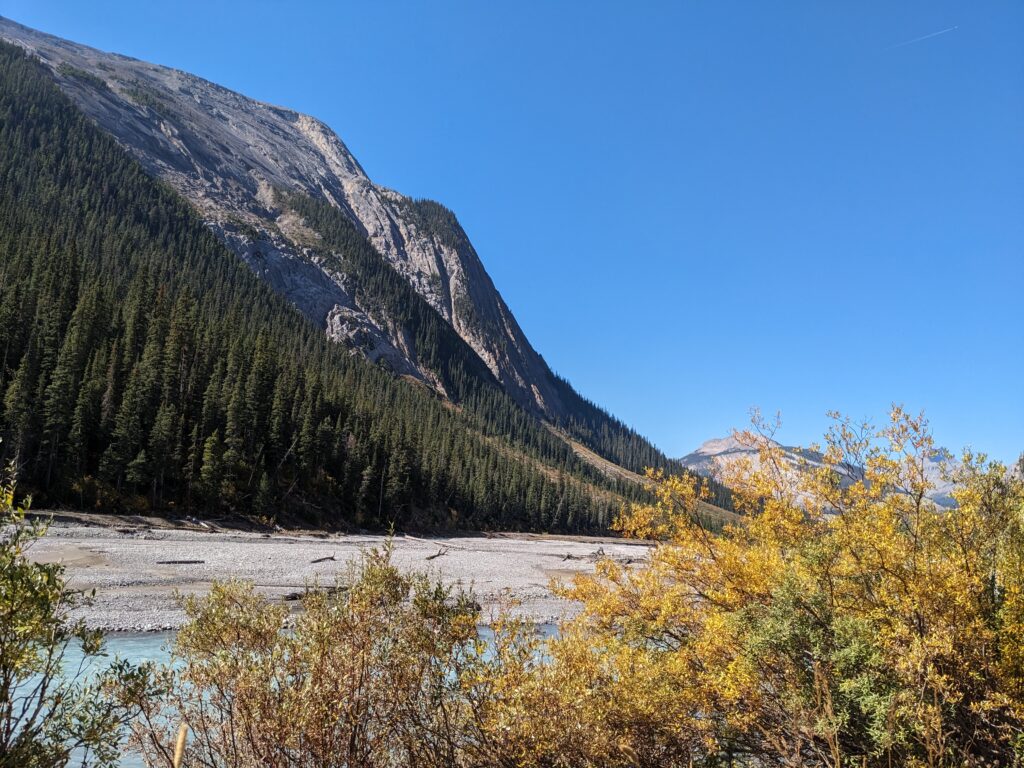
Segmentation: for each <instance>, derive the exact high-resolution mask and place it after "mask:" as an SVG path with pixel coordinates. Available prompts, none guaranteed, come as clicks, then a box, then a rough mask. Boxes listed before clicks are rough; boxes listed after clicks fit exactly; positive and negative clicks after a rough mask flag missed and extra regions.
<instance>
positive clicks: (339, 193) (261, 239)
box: [0, 19, 567, 418]
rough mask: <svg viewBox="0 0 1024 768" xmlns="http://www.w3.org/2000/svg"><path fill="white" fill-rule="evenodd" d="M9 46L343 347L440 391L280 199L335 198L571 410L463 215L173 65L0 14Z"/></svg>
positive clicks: (487, 356) (459, 326) (504, 379)
mask: <svg viewBox="0 0 1024 768" xmlns="http://www.w3.org/2000/svg"><path fill="white" fill-rule="evenodd" d="M0 37H2V38H4V39H6V40H8V41H11V42H14V43H17V44H19V45H21V46H22V47H24V48H25V49H27V50H29V51H30V52H32V53H33V54H34V55H36V56H38V57H39V58H40V59H41V60H42V61H43V62H44V63H45V64H46V65H47V66H48V67H50V68H51V70H52V71H53V73H54V75H55V77H56V78H57V81H58V83H59V85H60V86H61V88H62V89H63V90H64V91H65V92H66V93H67V94H68V95H69V96H71V98H72V99H73V100H74V101H75V103H76V104H77V105H78V106H79V107H80V108H81V109H82V110H83V111H84V112H85V113H86V114H88V115H89V116H90V117H92V118H93V119H94V120H95V121H96V122H97V124H98V125H99V126H100V127H102V128H103V129H104V130H106V131H108V132H109V133H111V134H112V135H113V136H114V137H115V138H117V140H118V141H119V142H120V143H121V144H123V145H124V146H125V147H127V148H128V149H129V150H130V151H131V152H132V154H134V155H135V157H136V158H137V159H138V160H139V161H140V162H141V163H142V165H143V166H144V167H145V168H146V169H147V170H148V171H150V172H151V173H153V174H154V175H156V176H158V177H159V178H161V179H163V180H164V181H166V182H167V183H169V184H170V185H171V186H172V187H173V188H174V189H176V190H177V191H178V192H180V193H181V194H182V195H184V196H185V197H186V198H187V199H188V200H190V201H191V202H192V203H193V204H194V205H195V206H196V208H197V209H198V210H199V211H200V212H201V215H202V216H203V217H204V218H205V219H206V220H207V222H208V225H209V226H210V227H211V228H213V229H214V230H215V231H216V232H218V234H220V236H221V237H222V238H223V239H224V240H225V242H226V243H227V244H228V245H229V246H230V247H231V248H232V249H233V250H235V252H236V253H238V254H239V255H240V256H242V257H243V258H244V259H245V260H246V261H247V262H248V263H249V264H250V266H251V267H252V268H253V269H254V270H255V271H257V272H258V273H259V274H261V275H262V276H264V277H265V278H266V279H267V280H268V281H269V282H270V283H271V284H272V285H273V286H274V287H275V288H276V289H277V290H278V291H280V292H281V293H283V294H284V295H285V296H287V297H288V298H289V299H290V300H291V301H292V302H294V303H295V305H296V306H298V307H299V309H301V310H302V311H303V312H304V313H305V314H306V315H307V316H308V317H310V319H312V320H313V321H314V322H316V323H318V324H320V325H321V326H323V327H324V328H325V329H326V330H327V333H328V334H329V335H330V336H331V337H332V338H335V339H344V340H347V341H349V342H351V343H352V344H354V345H355V346H357V347H358V348H360V349H362V350H363V351H364V352H365V354H366V355H367V356H368V357H369V358H370V359H372V360H378V359H383V360H385V361H386V362H387V363H388V364H390V365H391V367H392V368H393V369H394V370H395V371H397V372H399V373H403V374H410V375H414V376H417V377H419V378H422V379H424V380H427V381H429V382H431V383H432V384H435V385H436V384H437V383H438V382H437V381H436V380H435V377H434V372H433V371H431V370H430V369H429V368H428V367H427V366H425V365H424V364H422V363H421V362H420V361H419V360H418V359H417V350H416V349H414V348H413V347H412V346H411V345H410V343H409V339H408V338H406V337H404V336H403V334H402V332H401V330H400V329H399V328H397V327H396V324H395V323H393V322H392V318H390V317H389V316H388V314H387V313H386V312H382V311H381V308H380V307H379V306H375V305H374V304H372V303H371V302H369V301H367V300H366V297H364V296H362V295H360V293H359V292H358V291H355V290H353V287H352V285H351V281H350V277H351V276H350V274H349V273H347V272H346V271H344V270H338V269H335V268H333V265H332V264H331V263H330V258H329V256H330V254H329V253H325V249H324V248H322V247H320V244H319V243H318V233H317V232H316V231H315V229H310V228H309V227H308V226H307V225H306V224H305V223H304V222H303V221H302V219H301V218H299V217H297V216H295V215H294V214H293V213H292V212H291V211H289V210H288V208H287V207H286V206H283V205H282V204H281V201H280V195H279V191H281V190H286V191H288V192H292V193H301V194H303V195H306V196H309V197H311V198H314V199H318V200H324V201H327V202H328V203H329V204H330V205H332V206H334V207H336V208H337V209H339V210H340V211H342V212H344V214H345V215H346V216H347V217H348V219H349V220H350V221H351V222H352V223H353V224H354V225H355V227H356V228H357V229H358V231H359V232H360V233H361V234H363V235H365V236H366V238H367V239H368V240H369V241H370V243H371V244H372V245H373V246H374V248H375V249H376V250H377V251H378V252H379V253H380V254H381V255H382V256H383V257H384V258H385V259H386V261H387V262H388V263H389V264H390V265H391V266H392V267H394V268H395V270H397V272H398V273H399V274H401V275H402V277H404V278H405V280H406V281H407V282H408V284H409V285H410V286H412V288H413V289H414V290H415V291H416V292H417V293H418V294H419V295H420V296H422V297H423V298H424V299H425V300H426V301H427V302H428V303H429V304H430V306H431V307H433V309H434V310H436V311H437V312H438V313H439V314H440V315H441V317H442V318H444V320H445V321H446V322H448V323H449V324H450V325H451V326H452V327H453V328H454V329H455V331H456V332H457V333H458V334H459V335H460V336H461V337H462V338H463V339H464V340H465V341H466V342H467V343H468V344H469V346H470V347H471V348H472V349H473V350H474V351H475V352H476V354H477V355H478V356H479V357H480V358H481V360H483V362H484V363H485V364H486V366H487V367H488V369H489V370H490V371H491V373H492V374H493V375H494V376H495V377H496V378H497V379H498V381H500V382H501V384H502V385H503V386H504V387H505V389H506V391H508V392H509V393H510V394H511V395H512V396H513V397H514V398H515V399H516V400H517V401H518V402H519V403H520V404H523V405H528V406H529V407H531V408H532V409H534V410H535V411H537V412H538V413H542V414H544V415H546V416H548V417H554V418H557V417H561V416H565V415H567V414H566V412H565V409H564V406H563V404H562V402H561V398H560V396H559V392H558V387H557V386H556V384H555V382H554V381H553V380H552V377H551V375H550V372H549V371H548V369H547V366H546V365H545V364H544V362H543V360H542V359H541V358H540V356H539V355H538V354H537V353H536V351H534V349H533V348H532V347H531V346H530V344H529V342H528V341H527V340H526V337H525V336H524V335H523V332H522V330H521V329H520V328H519V326H518V324H517V323H516V320H515V318H514V317H513V316H512V313H511V312H510V311H509V309H508V307H507V306H506V305H505V302H504V301H503V300H502V298H501V296H500V295H499V294H498V292H497V290H496V289H495V287H494V284H493V283H492V282H491V279H490V277H489V276H488V275H487V272H486V271H485V270H484V267H483V265H482V263H481V262H480V259H479V258H478V256H477V254H476V251H475V250H474V249H473V246H472V244H471V243H470V242H469V239H468V238H467V237H466V235H465V233H464V232H463V231H462V228H461V227H460V226H459V224H458V222H457V221H456V219H455V217H454V216H453V215H452V214H451V212H449V211H448V210H446V209H445V208H443V207H442V206H440V205H438V204H436V203H430V202H422V201H415V200H411V199H409V198H407V197H404V196H402V195H400V194H398V193H397V192H393V191H391V190H388V189H385V188H383V187H380V186H378V185H376V184H374V183H373V182H372V181H371V180H370V179H369V178H368V177H367V175H366V173H365V172H364V171H363V169H362V168H361V167H360V165H359V163H358V162H357V161H356V159H355V158H354V157H353V156H352V154H351V153H350V152H349V151H348V149H347V148H346V147H345V145H344V144H343V143H342V141H341V140H340V139H339V138H338V137H337V136H336V135H335V134H334V132H333V131H331V130H330V128H328V127H327V126H326V125H324V124H323V123H321V122H319V121H318V120H316V119H314V118H312V117H309V116H307V115H302V114H299V113H297V112H293V111H291V110H288V109H282V108H279V107H275V106H271V105H268V104H263V103H260V102H257V101H254V100H252V99H248V98H246V97H244V96H241V95H239V94H237V93H233V92H232V91H229V90H227V89H225V88H222V87H220V86H218V85H215V84H213V83H210V82H208V81H206V80H203V79H201V78H199V77H195V76H194V75H190V74H187V73H184V72H180V71H178V70H174V69H170V68H167V67H161V66H156V65H153V64H148V63H145V62H141V61H137V60H134V59H129V58H126V57H123V56H118V55H116V54H107V53H103V52H100V51H97V50H94V49H91V48H88V47H86V46H81V45H77V44H74V43H71V42H68V41H65V40H61V39H59V38H55V37H51V36H49V35H45V34H42V33H39V32H36V31H34V30H30V29H28V28H26V27H22V26H20V25H17V24H15V23H13V22H11V21H8V20H4V19H0Z"/></svg>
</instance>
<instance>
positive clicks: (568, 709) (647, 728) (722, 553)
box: [136, 409, 1024, 768]
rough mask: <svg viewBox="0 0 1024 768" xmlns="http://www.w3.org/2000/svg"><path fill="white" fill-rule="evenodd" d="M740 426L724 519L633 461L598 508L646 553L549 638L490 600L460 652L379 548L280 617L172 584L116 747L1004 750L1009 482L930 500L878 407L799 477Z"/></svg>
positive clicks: (866, 759) (256, 750) (1011, 746)
mask: <svg viewBox="0 0 1024 768" xmlns="http://www.w3.org/2000/svg"><path fill="white" fill-rule="evenodd" d="M741 439H743V440H745V441H747V442H749V443H750V444H751V445H754V446H756V447H757V448H758V454H757V458H756V459H753V460H751V461H749V462H748V464H747V465H746V466H742V465H735V466H733V468H732V473H731V476H730V477H728V478H727V480H728V481H729V483H730V485H731V487H732V488H733V490H734V494H735V502H736V506H737V509H739V510H740V511H741V512H743V513H744V518H743V522H742V523H740V524H736V525H733V526H731V527H727V528H726V529H725V530H724V532H721V533H717V534H716V533H712V532H710V531H708V530H707V529H705V528H704V527H702V525H701V524H700V522H699V521H700V516H699V515H698V512H699V507H698V504H699V501H700V499H701V488H700V486H699V484H698V482H697V481H696V480H695V479H694V478H688V477H664V476H661V475H658V474H652V475H651V479H652V481H653V482H654V483H655V487H656V489H657V501H656V503H654V504H652V505H649V506H639V507H634V508H632V509H630V510H627V511H626V512H625V513H624V514H623V516H622V517H621V519H620V520H619V522H618V524H617V525H618V528H619V529H620V531H621V532H622V533H623V534H624V535H628V536H637V537H643V538H647V539H654V540H656V542H657V543H656V544H655V545H654V546H653V548H652V550H651V553H650V558H649V562H648V563H646V564H645V565H643V566H640V567H637V566H629V565H621V564H617V563H615V562H612V561H610V560H606V561H603V562H601V563H600V564H599V565H598V568H597V570H596V573H595V574H593V575H588V576H583V577H579V578H577V579H576V580H575V581H574V582H572V583H571V584H568V585H564V586H562V587H559V588H558V589H559V591H560V592H561V594H562V595H563V596H564V597H565V598H567V599H569V600H574V601H578V603H579V605H580V608H581V610H580V612H579V613H578V615H577V616H576V617H575V618H572V619H569V620H567V621H565V622H563V623H562V625H561V627H560V633H559V635H558V636H557V637H555V638H552V639H549V640H544V639H542V638H540V637H539V636H538V635H537V634H536V633H535V632H533V631H532V629H531V628H530V627H529V626H528V625H526V624H524V623H522V622H521V621H517V620H515V619H513V618H511V617H510V616H508V615H503V616H500V617H498V620H497V621H496V622H495V623H494V624H493V637H492V638H490V639H488V642H486V643H484V642H483V640H482V637H481V634H480V633H479V632H478V630H477V628H476V627H477V624H478V622H479V621H480V616H479V611H478V609H477V607H476V606H475V604H474V603H473V601H472V599H471V598H470V597H469V596H468V595H467V594H465V593H462V592H459V591H453V590H450V589H448V588H445V587H443V586H441V585H440V584H439V583H435V582H433V581H431V580H430V579H428V578H427V577H425V576H410V575H408V574H403V573H401V572H400V571H399V570H397V569H396V568H395V567H394V566H393V565H392V563H391V562H390V557H389V552H388V551H387V550H384V551H380V552H371V553H368V554H367V555H366V557H365V558H364V559H363V561H362V562H361V563H359V564H358V565H357V566H356V567H355V568H354V570H353V571H352V572H351V573H350V574H349V577H348V579H347V580H345V581H343V582H342V583H339V585H338V586H337V588H335V589H331V590H326V591H325V590H314V591H311V592H310V593H309V594H308V595H307V597H306V599H305V606H304V607H305V611H304V613H302V614H301V615H300V616H299V617H298V618H297V620H296V623H295V626H294V627H293V628H291V629H286V628H285V627H284V625H285V619H286V612H285V610H284V609H283V608H281V607H280V606H275V605H271V604H270V603H268V602H267V601H266V600H265V599H263V598H261V597H259V596H258V595H256V594H255V593H254V592H253V591H252V589H251V587H246V586H244V585H239V584H227V585H221V586H218V587H217V588H216V589H215V590H214V591H213V593H212V594H211V595H210V596H209V597H207V598H203V599H199V600H190V601H189V602H188V604H187V609H188V614H189V618H190V622H189V624H188V626H187V627H186V628H185V629H184V630H183V631H182V633H181V634H180V635H179V637H178V641H177V645H176V655H175V659H174V663H173V665H172V667H171V668H169V669H168V670H166V671H165V678H164V682H165V684H166V690H167V691H168V693H167V695H166V696H165V697H164V698H163V699H161V700H160V701H154V702H153V703H152V704H151V706H150V708H149V710H148V719H146V720H144V721H141V722H140V724H139V727H138V728H137V735H136V738H137V740H138V742H139V744H140V745H141V746H142V747H143V748H144V750H145V751H146V753H147V755H148V756H149V759H150V761H151V762H152V763H154V764H164V765H168V764H170V754H171V751H172V745H173V743H174V735H175V732H176V728H177V725H178V724H179V723H180V722H184V723H185V724H186V725H187V726H188V728H189V730H190V733H191V736H190V739H191V741H190V744H189V748H188V752H187V755H186V760H185V765H188V766H227V765H231V766H256V765H261V766H286V765H287V766H367V767H369V766H399V765H417V766H419V765H424V766H441V765H446V766H481V767H482V766H509V767H511V766H551V767H555V766H566V767H569V766H623V767H625V766H652V767H653V766H719V765H722V766H724V765H733V766H794V767H795V766H823V767H824V766H828V767H829V768H841V767H843V766H861V767H867V766H878V767H881V766H886V767H888V766H933V767H936V768H937V767H939V766H950V767H952V766H1020V765H1021V764H1022V759H1024V758H1022V756H1024V741H1022V734H1024V486H1022V481H1021V479H1020V477H1019V476H1018V475H1015V474H1012V473H1008V472H1007V471H1006V469H1005V468H1004V467H1002V466H1000V465H998V464H994V463H988V462H986V461H985V460H984V458H983V457H979V456H974V455H971V454H966V455H965V456H964V457H963V459H962V461H960V462H958V464H957V465H956V467H955V468H952V467H951V471H953V472H955V474H956V477H955V479H956V490H955V493H954V495H955V498H956V501H957V505H956V506H955V507H954V508H952V509H945V508H940V507H937V506H935V505H934V504H933V503H932V502H931V501H930V500H929V499H928V497H927V492H928V490H929V488H930V487H931V484H932V478H931V477H930V475H929V464H930V462H929V461H928V459H930V458H931V457H933V455H934V448H933V445H932V441H931V437H930V435H929V432H928V429H927V424H926V423H925V422H924V420H923V419H921V418H914V417H911V416H908V415H907V414H905V413H904V412H903V411H901V410H899V409H897V410H895V411H894V412H893V414H892V416H891V420H890V421H889V423H888V424H887V425H886V426H885V427H884V428H883V429H881V430H873V429H871V428H870V427H869V426H867V425H855V424H853V423H851V422H849V421H845V420H837V421H836V422H835V426H834V428H833V429H832V430H831V431H830V432H829V434H828V435H827V436H826V440H825V444H824V446H822V447H820V449H819V450H820V459H821V460H820V461H816V462H814V463H813V464H812V463H808V464H807V465H806V466H803V467H794V466H793V465H792V464H791V463H787V462H788V460H787V458H786V457H785V455H784V454H783V453H782V452H781V450H780V449H779V448H778V447H777V446H776V445H775V444H774V443H773V442H772V441H771V440H769V439H768V435H767V434H765V432H764V430H762V431H760V432H759V431H757V430H755V431H751V432H747V433H744V434H743V435H741ZM168 714H169V715H170V716H168Z"/></svg>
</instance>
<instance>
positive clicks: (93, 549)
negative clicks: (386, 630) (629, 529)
mask: <svg viewBox="0 0 1024 768" xmlns="http://www.w3.org/2000/svg"><path fill="white" fill-rule="evenodd" d="M385 541H386V538H385V537H384V536H379V535H352V534H340V533H323V532H316V531H288V532H274V533H265V532H258V531H242V530H231V529H226V528H222V527H219V526H216V525H213V524H210V523H206V522H199V521H191V522H189V521H167V520H161V519H157V518H145V517H137V516H133V517H129V518H126V517H114V516H109V515H107V516H94V515H81V514H74V513H72V514H67V513H62V514H59V515H55V516H54V517H53V518H52V519H51V522H50V525H49V528H48V530H47V533H46V535H45V536H44V537H43V538H42V539H40V540H39V541H37V542H35V543H34V544H33V545H32V547H31V549H30V552H29V554H30V557H31V558H32V559H33V560H35V561H37V562H59V563H62V564H63V565H64V567H65V569H66V575H67V577H68V579H69V582H70V584H71V586H73V587H75V588H77V589H82V590H95V598H94V599H93V600H92V602H91V604H90V605H88V606H87V607H84V608H81V609H79V610H80V615H81V616H83V617H84V618H85V620H86V623H87V624H89V625H90V626H93V627H97V628H102V629H106V630H110V631H133V632H140V631H158V630H168V629H171V630H173V629H177V628H178V627H179V626H181V623H182V622H183V620H184V614H183V612H182V610H181V606H180V596H181V595H187V594H204V593H205V592H206V591H207V590H209V588H210V585H211V584H212V583H213V582H214V581H218V580H226V579H241V580H244V581H249V582H252V583H253V584H255V585H256V588H257V590H258V591H259V592H261V593H263V594H265V595H267V596H268V597H270V598H271V599H274V600H282V601H289V602H290V603H291V604H293V605H294V606H295V609H296V610H298V609H299V605H300V603H299V601H297V600H295V598H296V597H297V596H298V595H299V594H301V592H302V591H303V590H304V589H305V588H306V587H307V586H308V585H311V584H315V583H319V584H321V585H324V586H331V585H333V584H334V583H335V582H336V581H337V580H338V579H339V578H341V577H343V576H344V573H345V570H346V568H347V567H348V564H349V563H350V562H351V561H352V560H353V559H354V558H358V557H359V555H360V553H361V552H362V551H364V550H366V549H369V548H372V547H380V546H382V545H383V544H384V543H385ZM393 544H394V555H393V557H394V562H395V564H396V565H398V566H399V567H401V568H403V569H407V570H415V571H425V572H428V573H431V574H433V575H435V576H438V577H440V578H441V579H442V580H444V581H445V582H446V583H449V584H455V585H462V586H463V587H466V588H470V589H472V591H473V592H474V594H475V595H476V599H477V601H478V602H479V603H480V605H481V606H482V609H483V619H484V621H486V620H487V619H488V617H489V616H492V615H493V614H494V612H495V611H497V610H498V609H499V607H501V606H503V605H506V604H508V603H509V602H512V603H514V606H513V608H512V610H513V611H514V612H516V613H518V614H519V615H522V616H525V617H527V618H529V619H531V620H534V621H536V622H538V623H547V622H553V621H557V620H558V619H559V618H560V617H562V616H565V615H567V614H568V613H571V612H572V610H573V606H572V604H571V603H566V602H565V601H563V600H560V599H558V598H557V597H555V596H554V595H552V593H551V591H550V585H551V582H552V580H566V579H571V578H572V577H573V575H574V574H577V573H588V572H593V570H594V564H595V563H596V562H597V561H598V560H599V559H600V558H601V557H611V558H613V559H615V560H618V561H619V562H623V563H640V562H643V561H644V560H645V559H646V557H647V555H648V552H649V545H648V544H645V543H641V542H630V541H623V540H618V539H609V538H589V537H573V536H544V535H533V534H487V535H477V536H430V537H428V536H413V535H402V534H397V535H396V536H394V537H393Z"/></svg>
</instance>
